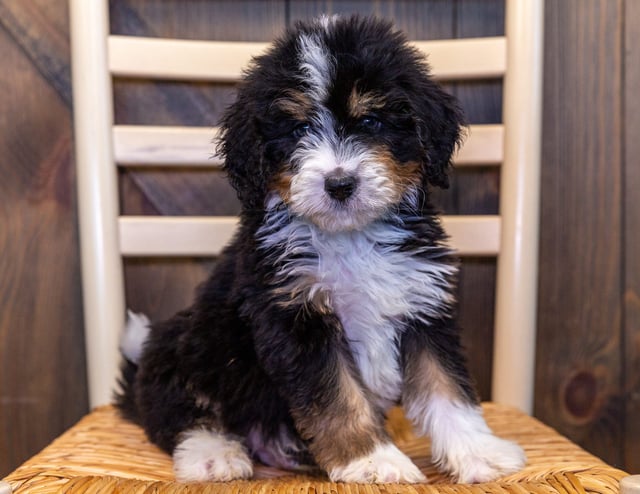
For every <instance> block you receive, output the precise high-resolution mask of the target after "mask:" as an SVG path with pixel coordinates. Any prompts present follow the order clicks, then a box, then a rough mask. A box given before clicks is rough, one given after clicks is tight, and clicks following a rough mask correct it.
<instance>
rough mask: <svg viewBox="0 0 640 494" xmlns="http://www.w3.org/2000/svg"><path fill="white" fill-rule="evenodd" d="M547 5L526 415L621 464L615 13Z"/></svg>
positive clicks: (612, 6) (581, 5) (613, 5)
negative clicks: (532, 399)
mask: <svg viewBox="0 0 640 494" xmlns="http://www.w3.org/2000/svg"><path fill="white" fill-rule="evenodd" d="M549 7H550V8H548V9H547V11H546V15H545V23H546V33H545V34H546V38H545V40H546V41H545V42H546V45H545V54H546V56H545V74H544V87H545V89H544V101H545V108H544V117H543V138H542V141H543V150H542V155H543V157H542V162H543V170H542V197H541V200H542V211H541V215H542V218H541V221H542V228H541V238H540V277H539V278H540V295H539V325H538V326H539V335H538V358H537V378H536V405H535V413H536V416H538V417H540V418H541V419H542V420H544V421H545V422H547V423H549V424H550V425H552V426H554V427H556V428H557V429H558V430H560V431H561V432H562V433H565V434H567V435H569V437H571V438H572V439H574V440H576V441H577V442H578V443H580V444H581V445H583V446H584V447H586V448H587V449H589V450H590V451H592V452H594V453H595V454H597V455H599V456H601V457H602V458H604V459H605V460H607V461H609V462H611V463H613V464H617V465H621V464H622V451H621V446H620V445H621V444H622V436H623V434H624V433H625V432H624V429H623V424H624V422H623V415H622V413H623V404H622V400H621V389H620V383H621V379H622V369H621V362H622V360H621V358H622V355H621V352H620V345H621V323H622V320H621V317H622V313H621V281H622V280H621V272H622V259H621V247H622V245H621V235H622V224H621V218H622V208H621V204H622V196H621V176H622V175H621V174H622V146H621V139H620V137H619V136H620V135H621V132H622V128H621V116H622V108H621V100H620V94H621V88H622V86H621V82H622V81H621V74H622V61H621V53H622V51H621V49H622V47H621V21H622V16H623V12H622V10H621V8H620V2H608V1H595V0H589V1H584V0H574V1H563V2H550V3H549Z"/></svg>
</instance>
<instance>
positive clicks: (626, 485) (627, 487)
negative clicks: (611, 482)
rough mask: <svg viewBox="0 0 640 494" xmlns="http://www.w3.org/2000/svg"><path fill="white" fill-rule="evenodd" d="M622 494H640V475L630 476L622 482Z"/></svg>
mask: <svg viewBox="0 0 640 494" xmlns="http://www.w3.org/2000/svg"><path fill="white" fill-rule="evenodd" d="M620 494H640V475H629V476H628V477H625V478H623V479H622V480H621V481H620Z"/></svg>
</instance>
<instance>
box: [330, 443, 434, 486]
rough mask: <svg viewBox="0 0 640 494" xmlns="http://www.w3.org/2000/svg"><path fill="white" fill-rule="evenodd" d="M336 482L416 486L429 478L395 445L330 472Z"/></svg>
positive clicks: (378, 448)
mask: <svg viewBox="0 0 640 494" xmlns="http://www.w3.org/2000/svg"><path fill="white" fill-rule="evenodd" d="M329 477H330V478H331V480H332V481H334V482H360V483H377V484H382V483H388V482H400V483H407V484H414V483H417V482H426V481H427V478H426V477H425V476H424V474H423V473H422V472H421V471H420V470H419V469H418V467H416V466H415V465H414V464H413V462H412V461H411V460H410V459H409V458H408V457H407V456H405V454H404V453H402V451H400V450H399V449H398V448H396V447H395V446H394V445H393V444H390V443H387V444H381V445H378V446H376V448H375V449H374V450H373V452H371V453H370V454H368V455H366V456H363V457H361V458H358V459H356V460H353V461H352V462H351V463H348V464H347V465H345V466H342V467H336V468H333V469H331V470H330V471H329Z"/></svg>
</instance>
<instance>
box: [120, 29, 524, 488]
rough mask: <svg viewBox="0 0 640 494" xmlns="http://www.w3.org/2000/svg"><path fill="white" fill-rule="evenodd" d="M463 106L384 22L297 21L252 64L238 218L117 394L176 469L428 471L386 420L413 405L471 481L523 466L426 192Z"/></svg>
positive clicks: (411, 412)
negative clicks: (491, 390) (477, 382)
mask: <svg viewBox="0 0 640 494" xmlns="http://www.w3.org/2000/svg"><path fill="white" fill-rule="evenodd" d="M462 122H463V117H462V114H461V111H460V109H459V108H458V106H457V104H456V102H455V100H454V99H453V98H452V97H451V96H449V95H448V94H446V93H445V92H443V91H442V89H440V88H439V87H438V85H437V84H436V83H434V82H433V81H432V80H431V79H430V77H429V70H428V66H427V64H426V63H425V60H424V59H423V57H422V56H421V55H420V54H419V53H418V52H417V51H416V50H415V49H413V48H411V47H410V46H409V45H408V44H407V40H406V39H405V37H404V36H403V35H402V34H401V33H399V32H397V31H395V30H394V29H393V27H392V25H391V24H390V23H387V22H384V21H380V20H376V19H373V18H361V17H350V18H327V17H324V18H321V19H319V20H317V21H314V22H310V23H299V24H298V25H297V26H296V27H295V29H292V30H290V31H289V32H287V33H286V34H285V35H284V36H283V37H282V38H280V39H278V40H277V41H276V42H275V44H274V45H273V47H272V48H271V49H270V50H269V51H268V52H266V54H264V55H262V56H260V57H258V58H256V59H254V60H253V62H252V64H251V66H250V67H249V69H248V70H247V72H246V74H245V77H244V80H243V82H242V83H241V85H240V86H239V89H238V94H237V99H236V101H235V103H233V104H232V105H231V106H230V108H229V109H228V110H227V112H226V114H225V116H224V118H223V122H222V132H221V141H220V152H221V153H222V154H223V155H224V157H225V163H224V169H225V170H226V173H227V174H228V177H229V180H230V181H231V184H232V185H233V187H234V188H235V189H236V191H237V193H238V196H239V198H240V201H241V203H242V213H241V217H240V225H239V228H238V231H237V233H236V235H235V237H234V238H233V240H232V241H231V243H230V244H229V245H228V246H227V247H226V248H225V249H224V251H223V253H222V254H221V255H220V258H219V260H218V263H217V265H216V268H215V270H214V272H213V273H212V275H211V277H210V278H209V280H208V281H206V282H205V283H204V284H203V285H202V286H201V287H200V289H199V291H198V293H197V296H196V299H195V302H194V303H193V305H192V306H191V307H190V308H188V309H186V310H184V311H182V312H180V313H178V314H176V315H175V316H174V317H173V318H171V319H170V320H168V321H166V322H163V323H161V324H157V325H154V326H153V327H152V329H151V330H150V332H149V334H148V335H146V337H145V342H144V345H143V347H142V352H141V355H139V356H138V355H136V352H137V351H138V349H134V350H133V351H125V355H129V359H128V362H127V363H126V365H125V366H124V370H123V379H122V391H121V392H120V394H119V395H118V397H117V402H118V404H119V406H120V409H121V410H122V412H123V413H124V415H125V416H126V417H128V418H130V419H132V420H134V421H136V422H138V423H140V424H141V425H142V426H143V427H144V429H145V431H146V433H147V434H148V436H149V438H150V439H151V440H152V441H153V442H155V443H156V444H158V445H159V446H160V447H161V448H163V449H165V450H166V451H168V452H169V453H171V454H172V455H173V460H174V468H175V473H176V476H177V478H178V479H179V480H183V481H203V480H217V481H225V480H231V479H241V478H248V477H251V475H252V459H257V460H260V461H261V462H264V463H266V464H268V465H273V466H276V467H281V468H287V469H297V468H304V467H306V466H315V467H316V468H317V467H319V468H321V469H322V470H324V471H325V472H326V473H327V474H328V476H329V477H330V479H331V480H333V481H350V482H407V483H411V482H422V481H425V480H426V479H425V476H424V475H423V474H422V472H421V471H420V470H419V469H418V468H417V467H416V466H415V465H414V464H413V463H412V462H411V460H410V459H409V458H408V457H407V456H405V455H404V454H403V453H402V452H400V450H399V449H398V448H397V447H396V446H394V445H393V444H392V442H391V440H390V438H389V435H388V434H387V432H386V431H385V428H384V417H385V411H386V410H387V409H388V408H389V407H391V406H393V405H396V404H401V405H402V406H403V407H404V410H405V413H406V415H407V417H408V418H409V419H410V420H411V421H412V423H413V425H414V426H415V428H416V430H417V431H418V432H419V433H421V434H426V435H429V436H430V437H431V441H432V456H433V459H434V460H435V461H436V462H437V463H438V464H439V466H440V467H441V468H443V469H444V470H446V471H448V472H449V473H450V474H451V475H452V476H453V477H454V478H455V479H456V480H458V481H460V482H482V481H490V480H493V479H495V478H496V477H500V476H501V475H504V474H507V473H510V472H513V471H516V470H518V469H520V468H521V467H522V466H523V464H524V461H525V460H524V455H523V452H522V450H521V448H520V447H519V446H517V445H516V444H513V443H510V442H507V441H504V440H502V439H499V438H497V437H495V436H494V435H493V434H492V432H491V430H490V429H489V428H488V427H487V425H486V423H485V421H484V419H483V417H482V412H481V409H480V407H479V405H478V399H477V397H476V393H475V391H474V388H473V385H472V382H471V379H470V378H469V374H468V372H467V369H466V367H465V361H464V358H463V355H462V352H461V346H460V340H459V331H458V327H457V326H456V322H455V320H454V306H455V301H456V300H455V295H454V292H455V281H456V274H457V264H456V259H455V256H454V255H453V254H452V252H451V251H450V249H449V248H448V247H447V245H446V235H445V233H444V231H443V229H442V227H441V224H440V220H439V219H438V217H437V215H436V211H435V210H434V208H433V207H432V205H431V204H430V202H429V188H430V187H431V186H439V187H446V186H447V171H448V169H449V166H450V160H451V155H452V153H453V152H454V150H455V149H456V146H457V144H458V142H459V140H460V136H461V125H462ZM131 326H133V327H134V328H135V327H136V326H137V327H138V329H141V328H142V331H144V329H143V327H144V324H142V323H140V322H139V323H138V324H136V322H135V321H133V322H132V323H131Z"/></svg>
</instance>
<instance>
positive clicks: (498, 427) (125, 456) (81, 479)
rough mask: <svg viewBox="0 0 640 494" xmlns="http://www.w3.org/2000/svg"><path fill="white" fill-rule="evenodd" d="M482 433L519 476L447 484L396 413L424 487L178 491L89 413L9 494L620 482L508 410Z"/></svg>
mask: <svg viewBox="0 0 640 494" xmlns="http://www.w3.org/2000/svg"><path fill="white" fill-rule="evenodd" d="M483 407H484V412H485V417H486V419H487V422H488V423H489V426H490V427H491V428H492V429H493V430H494V431H496V432H497V433H498V435H500V436H502V437H505V438H508V439H513V440H515V441H518V442H519V443H520V444H522V445H523V446H524V448H525V450H526V453H527V458H528V463H527V466H526V467H525V468H524V470H522V471H520V472H518V473H517V474H514V475H510V476H508V477H505V478H503V479H500V480H499V481H497V482H492V483H489V484H477V485H463V484H452V483H451V480H450V479H449V478H448V477H446V476H445V475H443V473H442V472H439V471H438V469H437V468H436V467H435V466H434V465H433V464H432V463H431V458H430V446H429V442H428V440H426V439H424V438H418V437H416V436H415V435H413V433H412V432H411V427H410V425H409V423H408V422H407V421H406V420H405V419H404V417H403V415H402V412H401V411H400V410H399V409H394V410H392V413H391V414H390V416H389V420H388V428H389V431H390V433H391V435H392V437H393V439H394V441H395V442H396V444H398V446H399V447H400V449H402V450H403V451H404V452H406V453H407V454H408V455H409V456H410V457H411V458H412V460H413V461H414V462H415V463H416V465H418V466H419V467H420V469H421V470H422V471H423V472H424V473H425V474H426V475H427V477H428V479H429V482H430V483H429V484H420V485H401V484H391V485H364V484H337V483H332V482H329V481H328V480H327V478H326V477H325V476H323V475H322V474H317V475H310V474H307V475H293V474H292V473H291V472H286V471H282V470H277V469H274V468H269V467H265V466H261V465H259V464H257V465H256V468H255V474H254V479H253V480H250V481H234V482H228V483H206V484H178V483H176V482H175V481H174V476H173V471H172V466H171V458H170V457H169V456H168V455H167V454H165V453H164V452H162V451H160V450H159V449H158V448H157V447H156V446H154V445H153V444H151V443H150V442H149V441H148V440H147V438H146V437H145V435H144V432H143V431H142V430H141V429H140V428H139V427H138V426H136V425H133V424H131V423H130V422H127V421H125V420H123V419H122V418H121V417H120V416H119V415H118V413H117V411H116V410H115V409H114V408H113V407H112V406H103V407H99V408H97V409H96V410H95V411H94V412H92V413H90V414H89V415H87V416H86V417H84V418H83V419H82V420H81V421H80V422H79V423H78V424H77V425H76V426H74V427H72V428H71V429H70V430H68V431H67V432H66V433H65V434H63V435H62V436H60V437H59V438H58V439H57V440H56V441H54V442H53V443H52V444H51V445H49V446H48V447H47V448H45V449H44V450H43V451H42V452H40V453H39V454H37V455H36V456H34V457H33V458H31V459H30V460H29V461H27V462H25V463H24V464H23V465H22V466H20V467H19V468H18V469H17V470H15V471H14V472H13V473H11V474H10V475H9V476H8V477H7V478H6V479H5V481H7V482H9V483H10V484H11V485H12V487H13V489H14V493H16V494H18V493H30V494H31V493H34V494H37V493H57V492H65V493H80V492H82V493H85V492H90V493H103V492H104V493H106V492H118V493H134V492H135V493H138V494H139V493H147V492H148V493H169V492H171V493H187V492H190V493H196V492H197V493H201V492H202V493H218V492H225V493H227V492H243V493H245V492H247V493H259V492H265V493H267V492H268V493H273V494H280V493H283V494H284V493H294V492H295V493H299V494H302V493H307V492H309V493H325V492H326V493H345V494H346V493H353V494H356V493H371V494H376V493H379V492H385V493H390V492H398V493H413V492H415V493H436V492H437V493H449V494H464V493H480V492H491V493H502V492H504V493H521V492H537V493H555V492H562V493H564V492H566V493H581V492H593V493H610V492H618V489H619V487H618V486H619V481H620V479H621V478H622V477H624V476H626V475H627V474H626V473H625V472H623V471H621V470H617V469H615V468H612V467H610V466H608V465H607V464H605V463H603V462H602V461H601V460H599V459H598V458H596V457H594V456H593V455H591V454H589V453H587V452H586V451H584V450H583V449H581V448H580V447H578V446H576V445H575V444H573V443H572V442H571V441H569V440H568V439H566V438H564V437H563V436H561V435H560V434H558V433H556V432H555V431H554V430H553V429H551V428H549V427H547V426H545V425H543V424H542V423H540V422H539V421H537V420H535V419H533V418H531V417H529V416H527V415H525V414H524V413H522V412H520V411H518V410H517V409H515V408H512V407H508V406H505V405H498V404H495V403H485V404H484V405H483Z"/></svg>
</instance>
